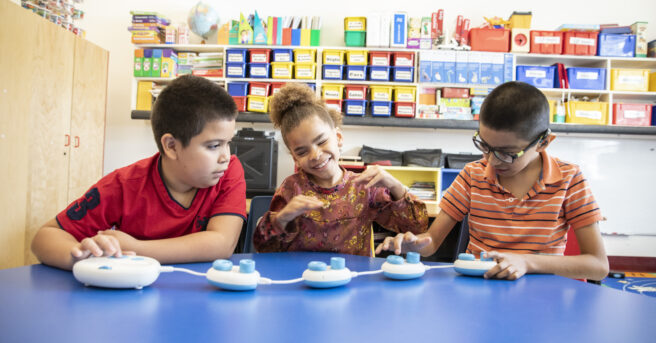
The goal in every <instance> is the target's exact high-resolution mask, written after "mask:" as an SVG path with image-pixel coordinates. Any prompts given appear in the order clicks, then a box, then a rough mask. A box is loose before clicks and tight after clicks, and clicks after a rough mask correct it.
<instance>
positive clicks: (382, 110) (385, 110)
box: [373, 106, 389, 114]
mask: <svg viewBox="0 0 656 343" xmlns="http://www.w3.org/2000/svg"><path fill="white" fill-rule="evenodd" d="M373 112H374V114H389V107H388V106H374V107H373Z"/></svg>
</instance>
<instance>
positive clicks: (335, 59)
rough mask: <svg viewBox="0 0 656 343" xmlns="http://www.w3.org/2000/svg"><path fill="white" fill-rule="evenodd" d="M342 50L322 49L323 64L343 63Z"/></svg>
mask: <svg viewBox="0 0 656 343" xmlns="http://www.w3.org/2000/svg"><path fill="white" fill-rule="evenodd" d="M344 54H345V53H344V50H324V51H323V64H324V65H326V64H331V65H342V64H344Z"/></svg>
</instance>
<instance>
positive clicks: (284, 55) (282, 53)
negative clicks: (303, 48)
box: [273, 49, 294, 62]
mask: <svg viewBox="0 0 656 343" xmlns="http://www.w3.org/2000/svg"><path fill="white" fill-rule="evenodd" d="M273 62H294V49H273Z"/></svg>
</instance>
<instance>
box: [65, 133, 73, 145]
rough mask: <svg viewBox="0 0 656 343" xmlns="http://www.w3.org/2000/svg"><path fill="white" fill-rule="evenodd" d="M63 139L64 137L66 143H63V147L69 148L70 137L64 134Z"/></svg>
mask: <svg viewBox="0 0 656 343" xmlns="http://www.w3.org/2000/svg"><path fill="white" fill-rule="evenodd" d="M64 137H66V141H65V142H66V143H64V146H69V145H71V135H69V134H65V135H64Z"/></svg>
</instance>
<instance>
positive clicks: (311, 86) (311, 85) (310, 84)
mask: <svg viewBox="0 0 656 343" xmlns="http://www.w3.org/2000/svg"><path fill="white" fill-rule="evenodd" d="M306 85H308V87H310V88H312V90H313V91H315V92H316V91H317V85H316V84H315V83H306Z"/></svg>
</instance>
